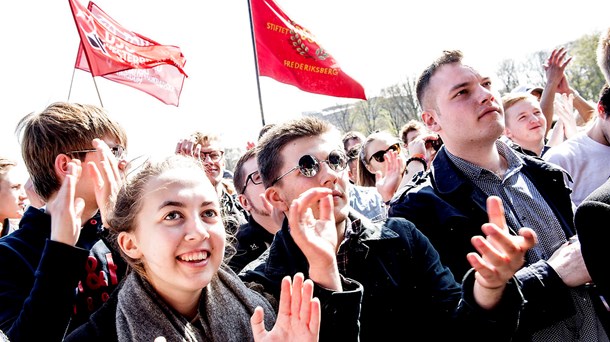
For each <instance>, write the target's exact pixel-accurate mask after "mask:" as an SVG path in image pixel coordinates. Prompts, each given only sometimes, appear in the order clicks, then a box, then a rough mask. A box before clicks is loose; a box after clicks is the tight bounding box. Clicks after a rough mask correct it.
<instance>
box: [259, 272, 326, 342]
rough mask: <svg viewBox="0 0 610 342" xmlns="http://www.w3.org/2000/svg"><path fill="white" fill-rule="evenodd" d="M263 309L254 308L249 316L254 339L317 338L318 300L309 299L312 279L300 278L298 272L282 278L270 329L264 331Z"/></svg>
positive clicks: (289, 340)
mask: <svg viewBox="0 0 610 342" xmlns="http://www.w3.org/2000/svg"><path fill="white" fill-rule="evenodd" d="M263 319H264V312H263V309H262V308H261V307H257V308H256V310H255V311H254V314H253V315H252V318H251V319H250V324H251V325H252V332H253V335H254V341H256V342H275V341H281V342H283V341H287V342H292V341H295V342H301V341H303V342H309V341H312V342H313V341H318V338H319V337H320V301H319V300H318V299H317V298H313V282H312V281H311V280H306V281H304V277H303V274H302V273H297V274H296V275H295V276H294V283H293V284H291V283H290V277H289V276H286V277H284V279H282V290H281V293H280V305H279V310H278V314H277V320H276V321H275V325H274V326H273V329H271V331H266V330H265V325H264V320H263Z"/></svg>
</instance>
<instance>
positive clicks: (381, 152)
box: [369, 143, 400, 164]
mask: <svg viewBox="0 0 610 342" xmlns="http://www.w3.org/2000/svg"><path fill="white" fill-rule="evenodd" d="M388 151H394V152H396V153H400V144H399V143H396V144H394V145H390V147H388V148H387V149H385V150H379V151H377V152H375V153H373V155H372V156H371V157H370V158H369V164H370V163H371V160H372V159H375V160H376V161H377V162H379V163H383V162H384V161H385V154H386V152H388Z"/></svg>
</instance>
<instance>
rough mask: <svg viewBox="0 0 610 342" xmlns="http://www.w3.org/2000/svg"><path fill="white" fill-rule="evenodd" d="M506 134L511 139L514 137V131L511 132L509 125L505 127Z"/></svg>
mask: <svg viewBox="0 0 610 342" xmlns="http://www.w3.org/2000/svg"><path fill="white" fill-rule="evenodd" d="M504 135H505V136H506V137H507V138H509V139H512V138H513V132H511V131H510V129H509V128H507V127H505V128H504Z"/></svg>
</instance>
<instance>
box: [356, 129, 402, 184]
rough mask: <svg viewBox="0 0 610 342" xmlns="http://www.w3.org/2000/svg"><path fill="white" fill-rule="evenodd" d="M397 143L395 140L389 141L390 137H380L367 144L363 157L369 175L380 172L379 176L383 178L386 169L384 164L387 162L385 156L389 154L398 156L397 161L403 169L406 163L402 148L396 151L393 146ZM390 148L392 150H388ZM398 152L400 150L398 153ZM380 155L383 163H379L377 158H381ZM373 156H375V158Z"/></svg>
mask: <svg viewBox="0 0 610 342" xmlns="http://www.w3.org/2000/svg"><path fill="white" fill-rule="evenodd" d="M397 143H398V141H397V140H396V139H390V137H380V138H377V139H375V140H372V141H371V142H369V143H368V145H367V146H366V151H365V152H366V153H365V157H366V160H367V164H366V167H367V169H368V170H369V171H370V172H371V173H375V172H377V171H381V174H382V175H383V176H385V173H386V169H387V167H386V166H385V164H386V163H387V162H388V161H387V158H386V156H387V155H388V154H389V153H396V154H397V156H398V160H399V161H400V163H401V164H402V165H403V168H404V164H405V163H406V159H405V155H404V152H403V148H402V146H400V145H399V146H398V148H397V149H396V148H395V147H394V145H395V144H397ZM390 146H392V148H390ZM388 149H389V150H388ZM398 150H400V152H399V151H398ZM375 153H377V154H375ZM382 153H383V154H384V156H383V161H379V160H378V159H379V158H378V157H379V156H381V154H382ZM373 155H375V157H374V156H373Z"/></svg>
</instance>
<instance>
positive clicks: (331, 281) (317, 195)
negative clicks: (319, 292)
mask: <svg viewBox="0 0 610 342" xmlns="http://www.w3.org/2000/svg"><path fill="white" fill-rule="evenodd" d="M315 206H317V208H318V217H317V218H316V217H314V214H313V210H312V208H313V207H315ZM288 223H289V224H290V235H291V236H292V238H293V239H294V242H295V243H296V244H297V246H299V248H300V249H301V251H302V252H303V254H304V255H305V257H306V258H307V261H308V262H309V278H311V279H312V280H313V281H315V282H316V283H317V284H320V285H321V286H323V287H326V288H327V289H331V290H336V291H342V287H341V278H340V276H339V269H338V266H337V254H336V253H337V247H338V245H339V239H338V237H337V226H336V222H335V214H334V205H333V197H332V190H330V189H327V188H311V189H308V190H307V191H305V192H303V193H302V194H301V195H300V196H299V197H298V198H296V199H295V200H293V201H292V204H291V205H290V210H289V212H288Z"/></svg>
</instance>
